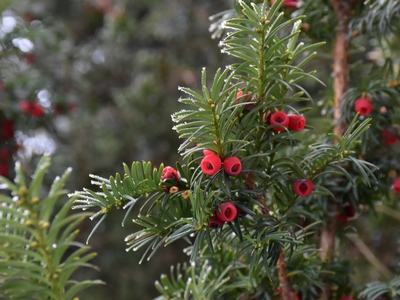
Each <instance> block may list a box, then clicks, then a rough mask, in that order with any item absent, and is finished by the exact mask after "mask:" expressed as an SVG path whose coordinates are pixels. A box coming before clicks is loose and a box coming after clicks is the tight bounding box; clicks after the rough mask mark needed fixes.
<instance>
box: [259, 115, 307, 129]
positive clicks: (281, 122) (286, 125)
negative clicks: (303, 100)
mask: <svg viewBox="0 0 400 300" xmlns="http://www.w3.org/2000/svg"><path fill="white" fill-rule="evenodd" d="M268 119H269V124H270V125H272V126H273V130H275V131H276V132H281V131H284V130H286V129H290V130H294V131H297V132H299V131H302V130H303V129H304V127H305V126H306V119H305V118H304V117H303V116H301V115H295V114H286V113H285V112H284V111H282V110H279V111H277V112H274V113H272V114H271V115H268V116H267V117H266V120H267V123H268Z"/></svg>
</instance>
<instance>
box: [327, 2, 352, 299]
mask: <svg viewBox="0 0 400 300" xmlns="http://www.w3.org/2000/svg"><path fill="white" fill-rule="evenodd" d="M357 1H358V0H330V3H331V5H332V7H333V9H334V11H335V15H336V19H337V26H336V39H335V42H334V49H333V53H332V56H333V76H334V93H335V95H334V115H333V121H334V129H333V133H334V134H335V135H337V136H339V137H341V136H343V133H344V132H345V130H346V124H344V123H343V122H341V107H342V97H343V94H344V93H345V92H346V90H347V75H348V70H347V57H348V36H349V28H348V23H349V19H350V17H351V14H352V8H353V6H354V4H355V3H356V2H357ZM329 208H330V212H331V213H332V214H331V216H330V217H328V219H327V226H326V227H324V228H323V229H322V231H321V239H320V246H321V259H322V260H324V261H325V262H326V263H327V264H330V263H331V262H332V260H333V254H334V251H335V240H336V233H337V227H338V221H337V219H336V215H337V213H338V210H339V205H338V203H337V202H335V201H334V200H333V201H331V203H329ZM330 295H331V284H330V283H329V282H327V283H326V285H325V289H324V291H323V295H322V298H323V299H324V300H329V299H330Z"/></svg>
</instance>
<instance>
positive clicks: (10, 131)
mask: <svg viewBox="0 0 400 300" xmlns="http://www.w3.org/2000/svg"><path fill="white" fill-rule="evenodd" d="M0 137H3V138H5V139H11V138H13V137H14V121H13V120H4V121H3V122H1V123H0Z"/></svg>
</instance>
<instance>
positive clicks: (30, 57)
mask: <svg viewBox="0 0 400 300" xmlns="http://www.w3.org/2000/svg"><path fill="white" fill-rule="evenodd" d="M25 59H26V62H27V63H28V64H30V65H31V64H33V63H34V62H35V60H36V57H35V55H34V54H32V53H28V54H25Z"/></svg>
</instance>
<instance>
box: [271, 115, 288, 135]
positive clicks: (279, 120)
mask: <svg viewBox="0 0 400 300" xmlns="http://www.w3.org/2000/svg"><path fill="white" fill-rule="evenodd" d="M269 123H270V124H271V125H281V126H275V127H274V130H275V131H283V130H285V128H284V127H288V125H289V117H288V116H287V114H286V113H285V112H284V111H281V110H280V111H277V112H275V113H273V114H272V115H271V119H270V121H269Z"/></svg>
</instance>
